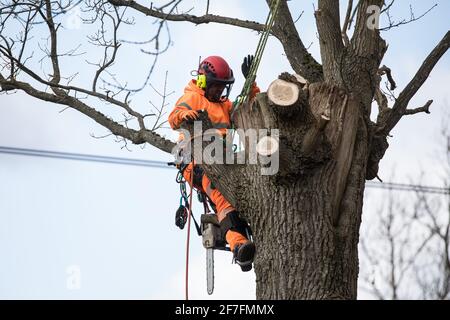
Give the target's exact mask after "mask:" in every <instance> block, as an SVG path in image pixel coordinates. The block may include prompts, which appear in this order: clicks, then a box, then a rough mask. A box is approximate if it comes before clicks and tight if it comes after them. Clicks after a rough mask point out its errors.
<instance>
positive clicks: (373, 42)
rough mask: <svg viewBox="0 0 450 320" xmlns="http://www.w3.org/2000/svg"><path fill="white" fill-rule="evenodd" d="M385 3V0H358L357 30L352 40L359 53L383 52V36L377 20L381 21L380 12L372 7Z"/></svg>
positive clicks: (363, 54)
mask: <svg viewBox="0 0 450 320" xmlns="http://www.w3.org/2000/svg"><path fill="white" fill-rule="evenodd" d="M383 4H384V0H360V1H359V2H358V5H357V8H358V13H357V18H356V24H355V31H354V34H353V37H352V40H351V42H352V46H353V49H354V50H355V52H356V53H357V54H358V55H362V56H367V55H369V54H378V55H381V54H382V50H381V48H382V47H383V46H381V47H380V43H379V41H380V40H381V38H380V32H379V30H378V29H377V28H378V27H379V26H378V25H376V22H377V21H379V20H378V18H379V15H378V14H379V12H377V11H371V10H370V9H371V8H381V7H382V6H383ZM369 7H370V8H369ZM369 19H370V20H369ZM369 26H370V27H369ZM380 60H381V57H380Z"/></svg>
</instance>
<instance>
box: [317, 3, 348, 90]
mask: <svg viewBox="0 0 450 320" xmlns="http://www.w3.org/2000/svg"><path fill="white" fill-rule="evenodd" d="M314 15H315V17H316V21H317V30H318V32H319V43H320V54H321V56H322V65H323V74H324V78H325V80H326V81H333V82H337V83H342V80H341V79H335V78H336V77H337V76H339V75H340V74H341V73H340V72H339V71H338V70H339V68H340V56H341V54H342V50H343V47H344V45H343V43H342V33H341V26H340V14H339V1H335V0H319V8H318V10H317V11H316V12H315V13H314Z"/></svg>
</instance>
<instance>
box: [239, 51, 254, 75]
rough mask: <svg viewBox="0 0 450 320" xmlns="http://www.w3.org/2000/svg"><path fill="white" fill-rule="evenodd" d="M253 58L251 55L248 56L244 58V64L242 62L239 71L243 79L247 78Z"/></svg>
mask: <svg viewBox="0 0 450 320" xmlns="http://www.w3.org/2000/svg"><path fill="white" fill-rule="evenodd" d="M253 58H254V56H253V55H248V56H247V57H245V58H244V62H242V65H241V70H242V74H243V75H244V77H245V78H247V77H248V74H249V72H250V67H251V66H252V62H253Z"/></svg>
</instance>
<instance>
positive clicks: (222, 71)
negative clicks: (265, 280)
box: [169, 56, 260, 271]
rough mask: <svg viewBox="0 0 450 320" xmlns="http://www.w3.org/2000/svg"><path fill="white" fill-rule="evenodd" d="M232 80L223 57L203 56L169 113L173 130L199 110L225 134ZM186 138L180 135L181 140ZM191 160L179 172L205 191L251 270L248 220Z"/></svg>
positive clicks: (238, 257) (240, 260)
mask: <svg viewBox="0 0 450 320" xmlns="http://www.w3.org/2000/svg"><path fill="white" fill-rule="evenodd" d="M252 60H253V57H252V56H248V57H246V58H244V62H243V64H242V73H243V75H244V77H247V76H248V73H249V70H250V66H251V63H252ZM233 83H234V76H233V70H232V69H231V68H230V67H229V65H228V63H227V62H226V61H225V60H224V59H223V58H222V57H219V56H210V57H207V58H206V59H204V60H203V61H202V62H201V63H200V65H199V67H198V70H197V79H195V80H194V79H193V80H191V81H189V83H188V85H187V86H186V88H185V89H184V95H183V96H182V97H180V98H179V99H178V101H177V102H176V104H175V108H174V109H173V110H172V112H171V113H170V115H169V124H170V126H171V127H172V129H174V130H176V129H179V128H180V125H181V124H182V122H183V121H192V120H197V119H198V118H199V113H201V112H206V113H207V115H208V117H209V120H210V121H211V123H212V125H213V127H214V128H216V129H217V130H218V131H219V133H220V135H222V136H224V135H225V134H226V132H227V129H228V128H230V127H231V121H230V113H231V110H232V107H233V103H232V102H231V101H230V100H229V99H228V96H229V94H230V91H231V87H232V85H233ZM259 91H260V90H259V88H258V87H257V86H256V83H253V87H252V93H251V97H255V95H256V94H257V93H258V92H259ZM184 138H185V137H184V136H183V135H182V134H181V135H180V139H181V140H182V139H184ZM190 160H191V159H189V161H188V163H185V162H183V163H181V164H180V165H179V169H180V171H181V172H182V174H183V176H184V178H185V179H186V181H188V182H189V183H191V181H192V184H193V186H194V188H196V189H198V190H200V191H201V192H204V193H205V194H206V196H207V197H208V198H209V200H210V201H211V202H212V203H213V204H214V206H215V209H216V215H217V219H218V221H219V223H220V228H221V231H222V234H223V235H224V236H225V239H226V241H227V242H228V244H229V245H230V250H231V252H233V258H234V261H235V262H236V263H237V264H238V265H240V267H241V269H242V271H250V270H251V269H252V263H253V259H254V256H255V252H256V249H255V244H254V243H253V242H252V241H251V240H249V239H248V238H247V237H246V228H247V227H248V225H247V223H246V222H245V220H243V219H241V218H240V216H239V212H238V211H237V210H236V209H235V208H234V207H233V206H232V205H231V204H230V203H229V202H228V201H227V199H225V197H224V196H223V195H222V193H220V191H219V190H218V189H216V188H215V187H214V185H213V184H212V183H211V180H209V178H208V177H207V176H206V175H205V174H204V172H203V169H202V168H201V167H200V166H199V165H196V164H194V163H193V162H192V161H190ZM191 187H192V185H191Z"/></svg>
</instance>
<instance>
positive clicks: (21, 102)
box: [0, 0, 450, 299]
mask: <svg viewBox="0 0 450 320" xmlns="http://www.w3.org/2000/svg"><path fill="white" fill-rule="evenodd" d="M291 2H292V3H291V4H290V5H291V7H292V12H293V16H296V15H297V14H300V12H301V11H302V10H305V13H304V14H303V16H302V18H301V19H300V20H299V22H298V28H299V30H301V31H300V32H301V35H302V39H303V41H304V43H305V44H307V45H309V43H312V46H311V52H312V53H313V54H314V56H315V57H316V58H318V59H319V54H318V44H317V36H316V28H315V24H314V18H313V15H312V10H313V5H312V2H310V1H298V2H294V1H291ZM344 2H345V1H344ZM192 3H193V1H187V2H186V7H191V6H192ZM196 3H197V5H196V8H195V9H194V11H193V13H201V12H202V10H203V6H204V1H202V2H199V1H196ZM198 3H200V5H198ZM409 3H411V4H413V7H414V10H415V12H416V14H418V13H420V12H423V11H425V10H426V9H427V8H429V7H430V6H431V5H432V4H433V3H438V8H436V9H434V10H433V11H432V12H430V13H429V14H428V15H427V16H425V17H424V18H423V19H422V20H421V21H419V22H415V23H412V24H410V25H407V26H403V27H400V28H396V29H393V30H391V31H389V32H387V33H384V34H383V36H384V37H385V38H386V39H387V41H388V43H389V51H388V53H387V55H386V57H385V60H384V61H383V63H384V64H386V65H388V66H389V67H391V68H392V70H393V76H394V77H395V80H396V81H397V84H398V87H399V90H401V88H403V87H404V86H405V84H406V83H407V82H408V80H409V79H410V78H411V77H412V76H413V75H414V73H415V71H416V70H417V68H418V67H419V66H420V63H421V62H422V61H423V59H424V58H425V57H426V55H427V54H428V52H429V51H430V50H431V49H432V48H433V47H434V46H435V45H436V44H437V42H438V41H439V40H440V38H442V36H443V35H444V34H445V32H447V30H449V27H450V22H449V21H450V20H449V13H450V3H449V2H448V1H445V0H440V1H433V2H431V1H430V2H428V1H426V2H425V1H410V2H407V1H402V2H401V4H400V2H399V4H397V5H396V7H395V6H394V14H395V16H396V17H409V5H408V4H409ZM210 11H211V12H213V13H217V14H219V13H220V14H223V15H226V16H233V17H238V18H245V19H249V20H258V21H261V22H263V21H264V19H265V15H266V14H267V8H266V5H265V3H264V1H258V2H256V1H252V2H243V1H236V0H233V1H227V2H226V4H225V3H224V2H223V1H212V4H211V7H210ZM135 16H137V17H138V19H137V25H136V26H135V27H133V28H128V29H126V32H124V33H123V35H122V36H123V37H125V38H127V39H130V40H142V39H148V38H149V37H150V36H151V35H152V30H153V28H154V27H155V26H154V25H152V24H151V22H152V20H151V19H148V18H147V19H142V18H139V15H138V14H135ZM63 22H64V21H63ZM148 29H150V31H148ZM88 31H89V27H88V26H82V27H81V29H72V30H71V29H69V30H66V31H64V34H65V36H63V37H62V40H61V43H60V45H61V47H64V46H71V47H73V46H74V43H76V41H75V40H77V39H79V42H81V41H82V36H83V35H85V34H86V33H88ZM38 38H39V37H37V38H36V39H38ZM171 38H172V41H173V45H172V46H171V47H170V49H169V51H168V52H167V53H165V54H164V55H163V56H161V58H160V61H159V62H158V65H157V68H156V69H155V71H154V73H153V75H152V77H151V78H150V81H151V83H152V84H153V85H154V86H155V87H156V88H158V89H161V88H162V86H163V83H164V74H165V72H166V71H168V88H169V91H174V93H173V94H172V95H170V96H169V98H168V102H169V106H168V109H170V108H171V107H172V104H173V103H174V102H175V101H176V99H177V98H178V97H179V96H180V95H181V94H182V90H183V88H184V86H185V85H186V83H187V82H188V81H189V79H190V71H191V70H193V69H194V68H195V66H196V64H197V62H198V57H199V56H200V55H201V56H203V57H205V56H207V55H213V54H219V55H222V56H224V57H226V58H227V60H228V61H229V62H230V65H231V66H232V68H234V70H235V74H237V75H238V76H237V81H236V83H235V86H234V88H233V92H232V93H231V97H232V98H234V97H235V96H236V95H237V94H238V93H239V91H240V88H241V86H242V84H243V78H242V76H240V64H241V61H242V58H243V57H244V56H245V55H247V54H248V53H251V52H253V51H254V49H255V47H256V44H257V41H258V36H257V35H256V33H255V32H251V31H246V30H238V29H236V28H233V27H229V26H222V25H214V24H210V25H202V26H193V25H191V24H188V23H172V24H171ZM66 48H67V47H66ZM82 49H83V50H84V51H86V52H87V54H86V55H87V56H89V58H90V59H98V58H99V57H101V53H100V52H99V51H96V50H93V49H92V48H89V47H86V46H85V45H83V47H82ZM37 56H38V55H37ZM84 59H85V57H80V58H79V60H77V62H76V63H74V62H73V61H72V60H70V59H67V58H65V59H64V58H63V59H62V66H63V70H66V71H65V72H67V73H66V75H68V74H70V73H73V72H76V71H79V72H80V76H79V78H78V79H77V80H75V83H78V84H85V83H86V81H88V80H89V79H90V78H91V77H92V74H93V73H92V70H93V69H92V68H89V67H88V66H86V64H85V63H84ZM37 60H38V59H37V58H36V59H34V62H33V63H34V64H33V66H34V67H35V68H36V69H37V70H40V65H39V64H38V62H37ZM150 63H151V60H150V59H149V58H148V57H147V56H145V55H143V54H141V53H140V52H139V51H138V50H137V49H136V48H130V49H126V48H125V49H124V53H123V54H121V55H119V57H118V62H117V64H116V65H115V66H114V71H115V72H116V73H117V74H119V75H120V77H121V79H123V80H127V81H128V82H129V83H130V86H132V87H133V86H134V87H137V86H139V85H140V84H141V82H142V81H143V80H144V79H145V77H146V72H145V71H146V70H148V66H149V65H150ZM47 67H48V64H44V65H43V68H44V70H46V71H49V69H48V68H47ZM46 68H47V69H46ZM283 71H291V69H290V67H289V65H288V63H287V61H286V58H285V57H284V56H283V52H282V48H281V46H280V44H279V43H278V42H277V41H275V40H274V39H270V40H269V42H268V46H267V49H266V52H265V55H264V58H263V60H262V62H261V65H260V71H259V73H258V79H257V81H258V83H259V85H260V87H261V88H262V89H263V90H265V89H266V88H267V87H268V85H269V84H270V82H271V81H272V80H273V79H275V78H276V77H277V75H278V74H279V73H281V72H283ZM449 71H450V54H448V53H447V55H446V56H444V58H443V59H442V60H441V61H440V62H439V64H438V65H437V67H436V68H435V70H434V71H433V73H432V74H431V76H430V78H429V79H428V81H427V83H426V84H425V85H424V87H423V88H422V89H421V90H420V91H419V94H418V95H417V96H416V97H415V98H414V99H413V101H412V103H411V106H421V105H423V104H424V103H425V102H426V101H427V100H429V99H434V100H435V102H434V104H433V105H432V114H431V115H425V114H419V115H416V116H414V117H410V118H406V119H403V120H402V121H401V123H400V124H399V125H398V127H397V128H396V129H395V130H394V131H393V138H392V139H390V145H391V147H390V148H389V150H388V151H387V153H386V156H385V157H384V159H383V161H382V163H381V171H380V174H381V176H382V177H385V178H387V177H389V176H390V175H391V172H392V168H393V167H394V166H395V168H396V177H397V179H398V181H400V182H402V181H405V180H406V179H408V178H409V177H411V176H416V174H417V173H418V172H419V171H420V170H426V172H427V175H426V177H425V179H426V182H429V184H434V185H439V183H440V181H441V180H440V178H439V174H441V170H440V163H439V160H438V159H437V157H436V153H438V148H439V145H438V144H437V142H436V140H437V137H438V129H439V126H440V125H441V119H442V117H443V114H444V108H445V107H447V108H448V106H450V93H449V90H448V87H449V85H448V84H449V83H450V72H449ZM399 90H397V94H398V93H399V92H400V91H399ZM149 101H152V102H153V103H154V104H156V105H157V104H158V103H161V100H160V98H159V96H158V95H157V94H156V93H155V92H154V91H153V90H152V89H151V88H148V89H147V90H145V91H144V92H142V93H141V94H140V95H136V96H135V97H133V102H134V103H135V105H136V106H139V107H138V108H139V109H140V110H148V108H149ZM99 107H100V109H101V110H102V111H103V112H105V113H106V112H110V111H111V107H110V106H99ZM62 109H63V108H62V107H61V106H56V105H53V104H49V103H44V102H41V101H37V100H35V99H32V98H30V97H27V96H26V95H24V94H22V93H17V94H14V95H10V94H8V95H1V96H0V145H2V146H13V147H20V148H35V149H44V150H54V151H65V152H77V153H88V154H96V155H108V156H119V157H128V158H138V159H152V160H161V161H166V160H167V161H169V160H171V157H170V156H169V155H167V154H164V153H163V152H161V151H159V150H157V149H155V148H154V147H152V146H146V147H145V148H144V149H141V148H140V147H136V146H130V149H131V150H132V151H128V150H126V149H124V148H121V147H122V145H123V144H120V143H117V142H115V140H114V138H112V137H108V138H104V139H94V138H92V137H91V135H90V134H91V133H93V134H95V135H97V136H101V135H104V134H105V133H107V131H106V130H105V129H103V128H102V127H100V126H99V125H97V124H96V123H95V122H93V121H92V120H90V119H88V118H86V117H85V116H83V115H81V114H79V113H77V112H75V111H73V110H65V111H64V112H59V111H61V110H62ZM168 111H170V110H168ZM113 114H114V115H115V116H119V119H120V112H117V111H113ZM161 133H162V134H166V135H167V137H169V138H172V137H173V134H172V133H171V130H163V131H161ZM175 174H176V172H175V171H174V170H170V169H167V170H166V169H164V170H162V169H153V168H144V167H132V166H121V165H113V164H99V163H88V162H79V161H71V160H57V159H46V158H34V157H24V156H15V155H4V154H0V177H1V180H2V182H3V183H2V184H0V221H1V223H0V255H1V256H2V261H3V262H2V263H1V264H0V298H4V299H5V298H6V299H10V298H43V299H47V298H57V299H78V298H87V299H94V298H105V299H133V298H135V299H183V298H184V282H183V279H184V253H185V232H181V231H179V230H178V229H177V228H176V227H175V225H174V213H175V210H176V209H177V207H178V201H179V194H178V185H177V184H176V183H175V181H174V180H175ZM377 197H378V195H377V193H376V192H375V191H370V197H367V198H366V200H365V210H366V212H367V215H369V214H370V204H371V203H372V202H374V201H376V200H377ZM195 212H196V214H197V215H199V214H200V212H201V209H200V207H199V206H196V210H195ZM363 223H364V222H363ZM70 266H76V267H78V268H79V270H80V272H81V287H80V288H79V289H77V290H69V289H68V288H67V281H68V278H69V274H68V273H67V268H68V267H70ZM204 270H205V263H204V250H203V248H202V246H201V241H200V239H199V238H198V237H196V236H195V235H193V239H192V241H191V297H192V298H198V299H206V298H214V299H227V298H228V299H239V298H249V299H252V298H254V295H255V287H254V279H255V276H254V274H253V273H249V274H245V273H242V272H240V270H239V268H238V267H237V266H235V265H231V256H230V255H229V254H224V253H218V254H217V255H216V290H215V293H214V295H213V296H211V297H208V296H207V293H206V281H205V277H206V276H205V273H204ZM363 297H364V296H363Z"/></svg>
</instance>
